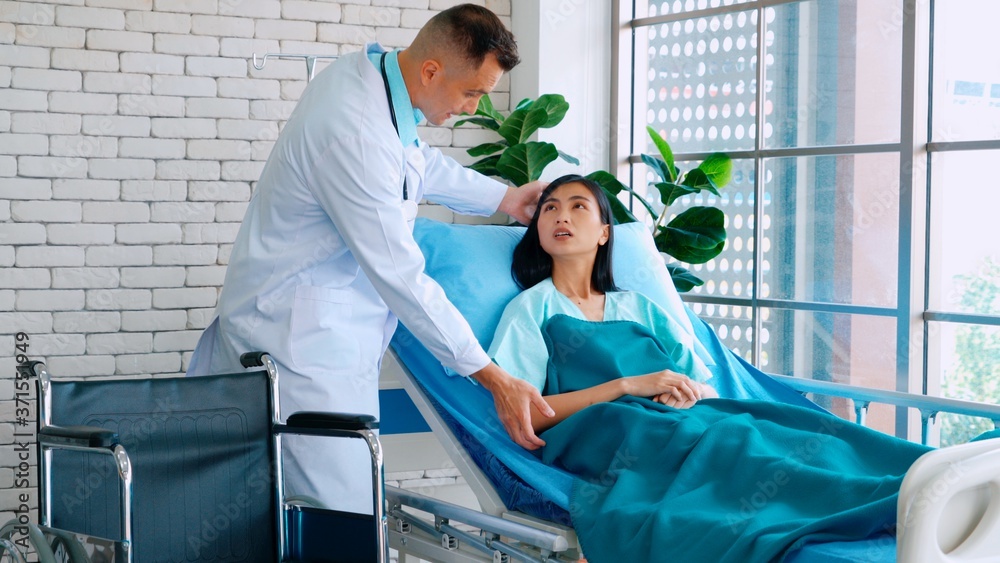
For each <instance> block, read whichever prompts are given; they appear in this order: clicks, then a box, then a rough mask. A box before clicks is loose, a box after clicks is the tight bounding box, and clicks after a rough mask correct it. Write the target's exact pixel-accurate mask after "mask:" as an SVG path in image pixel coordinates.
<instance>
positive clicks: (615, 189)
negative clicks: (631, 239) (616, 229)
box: [586, 170, 656, 223]
mask: <svg viewBox="0 0 1000 563" xmlns="http://www.w3.org/2000/svg"><path fill="white" fill-rule="evenodd" d="M586 178H587V179H588V180H593V181H595V182H597V183H598V185H600V186H601V187H602V188H604V191H605V192H607V193H608V198H609V199H614V200H617V201H618V202H619V203H621V201H620V200H618V194H620V193H622V192H628V193H630V194H632V196H633V197H635V199H636V200H637V201H638V202H639V204H640V205H642V206H643V207H645V208H646V211H647V212H649V214H650V216H652V217H656V212H655V211H653V206H651V205H649V202H647V201H646V198H644V197H642V196H641V195H639V194H637V193H635V192H634V191H632V189H631V188H629V187H628V186H626V185H625V184H623V183H621V182H619V181H618V178H615V176H614V175H613V174H611V173H610V172H605V171H604V170H598V171H597V172H591V173H590V174H587V176H586ZM612 207H614V202H612ZM622 207H623V208H624V209H625V210H626V211H627V212H628V208H627V207H625V204H622ZM613 210H614V209H612V211H613ZM628 216H629V218H630V220H629V221H619V222H624V223H631V222H632V221H635V220H636V219H635V216H634V215H632V213H631V212H628ZM615 217H616V218H617V215H616V216H615Z"/></svg>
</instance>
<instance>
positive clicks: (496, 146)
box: [465, 141, 507, 156]
mask: <svg viewBox="0 0 1000 563" xmlns="http://www.w3.org/2000/svg"><path fill="white" fill-rule="evenodd" d="M505 148H507V143H506V142H504V141H500V142H498V143H483V144H481V145H479V146H475V147H472V148H471V149H469V150H467V151H465V152H467V153H468V154H469V156H485V155H488V154H493V153H495V152H497V151H499V150H503V149H505Z"/></svg>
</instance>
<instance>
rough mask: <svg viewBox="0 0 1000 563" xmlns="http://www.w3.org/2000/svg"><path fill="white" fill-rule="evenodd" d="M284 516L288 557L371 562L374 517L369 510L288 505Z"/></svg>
mask: <svg viewBox="0 0 1000 563" xmlns="http://www.w3.org/2000/svg"><path fill="white" fill-rule="evenodd" d="M285 519H286V522H287V532H288V539H289V542H288V543H289V545H290V546H291V548H290V549H291V553H290V554H289V556H290V557H289V560H290V561H294V562H296V563H298V562H302V563H306V562H315V561H329V562H333V563H371V562H372V561H375V560H376V557H377V556H378V540H377V538H376V535H375V519H374V517H372V516H371V515H370V514H369V515H365V514H356V513H353V512H341V511H338V510H328V509H321V508H313V507H309V506H290V507H288V508H287V509H286V510H285Z"/></svg>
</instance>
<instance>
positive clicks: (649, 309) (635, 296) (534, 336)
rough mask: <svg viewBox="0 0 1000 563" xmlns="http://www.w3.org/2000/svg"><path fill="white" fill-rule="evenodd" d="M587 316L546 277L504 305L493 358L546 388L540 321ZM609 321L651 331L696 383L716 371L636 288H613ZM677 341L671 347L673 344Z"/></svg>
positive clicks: (607, 309)
mask: <svg viewBox="0 0 1000 563" xmlns="http://www.w3.org/2000/svg"><path fill="white" fill-rule="evenodd" d="M560 314H562V315H568V316H570V317H574V318H577V319H586V317H585V316H584V314H583V312H582V311H581V310H580V308H579V307H577V306H576V304H575V303H573V301H572V300H570V299H569V298H568V297H566V296H565V295H563V294H562V293H560V292H559V290H558V289H556V286H555V285H553V284H552V279H551V278H548V279H546V280H544V281H542V282H539V283H538V284H537V285H535V286H534V287H531V288H528V289H526V290H524V291H523V292H521V293H520V294H519V295H518V296H517V297H515V298H514V299H512V300H511V302H510V303H509V304H508V305H507V308H506V309H504V312H503V316H502V317H501V318H500V324H499V325H498V326H497V330H496V333H494V335H493V343H492V345H491V346H490V350H489V356H490V357H491V358H493V360H494V361H496V363H497V364H499V365H500V367H502V368H503V369H505V370H507V372H508V373H510V374H511V375H513V376H515V377H519V378H521V379H523V380H525V381H527V382H528V383H531V384H532V385H534V386H535V388H537V389H538V390H539V391H541V390H542V389H544V388H545V371H546V366H547V365H548V360H549V352H548V349H547V348H546V346H545V340H544V338H543V336H542V325H543V324H545V321H547V320H548V319H549V318H551V317H553V316H555V315H560ZM604 320H605V321H634V322H637V323H639V324H641V325H643V326H646V327H648V328H650V329H652V331H653V333H654V334H656V335H657V336H659V337H660V339H661V340H663V341H664V342H663V343H664V345H666V346H667V347H668V349H669V351H670V357H671V359H672V360H673V361H674V363H675V364H677V367H678V368H680V370H679V371H680V373H682V374H684V375H686V376H688V377H690V378H691V379H694V380H696V381H708V380H709V379H711V377H712V372H710V371H709V370H708V368H707V367H705V363H704V362H702V361H701V359H700V358H698V357H697V356H695V355H694V354H693V353H692V352H691V350H692V343H693V337H692V336H691V335H690V334H688V333H687V331H685V330H684V329H683V328H682V327H681V326H680V325H679V324H678V323H677V322H676V321H674V320H673V319H671V318H670V315H668V314H667V312H666V311H664V310H663V309H662V308H661V307H660V306H659V305H657V304H656V303H654V302H653V301H651V300H650V299H649V298H647V297H646V296H645V295H642V294H641V293H636V292H634V291H610V292H608V293H607V294H606V296H605V302H604ZM671 344H673V348H670V345H671Z"/></svg>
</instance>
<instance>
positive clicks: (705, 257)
mask: <svg viewBox="0 0 1000 563" xmlns="http://www.w3.org/2000/svg"><path fill="white" fill-rule="evenodd" d="M568 110H569V103H567V102H566V100H565V98H563V97H562V96H560V95H558V94H545V95H542V96H539V97H538V99H536V100H531V99H530V98H527V99H525V100H522V101H521V102H520V103H519V104H517V106H516V107H515V108H514V111H512V112H511V113H510V115H509V116H507V117H504V116H503V115H502V114H501V113H500V112H499V111H497V110H496V108H494V107H493V102H492V101H491V100H490V98H489V96H483V97H482V99H481V100H480V102H479V107H478V108H477V109H476V113H475V114H474V116H472V117H470V118H468V119H463V120H462V121H459V122H458V123H456V125H461V124H463V123H472V124H475V125H479V126H481V127H485V128H487V129H491V130H493V131H496V132H497V133H498V134H499V135H500V137H501V139H500V140H499V141H494V142H489V143H483V144H480V145H478V146H475V147H472V148H470V149H469V150H468V151H467V152H468V154H469V155H470V156H473V157H483V158H481V159H480V160H478V161H476V162H474V163H472V164H471V165H469V167H470V168H472V169H474V170H477V171H479V172H481V173H483V174H486V175H488V176H497V177H500V178H503V179H505V180H507V181H509V182H511V183H512V184H514V185H516V186H520V185H523V184H526V183H528V182H530V181H533V180H537V179H538V178H540V177H541V175H542V172H543V171H544V169H545V167H546V166H548V165H549V164H550V163H551V162H553V161H554V160H555V159H556V158H563V159H564V160H566V161H567V162H571V163H573V164H579V163H580V162H579V160H577V159H575V158H573V157H572V156H569V155H567V154H566V153H564V152H562V151H560V150H558V149H557V148H556V147H555V145H553V144H552V143H546V142H538V141H528V139H529V138H530V137H531V135H532V134H533V133H534V132H535V131H537V130H538V129H541V128H548V127H554V126H556V125H558V124H559V122H561V121H562V120H563V118H564V117H565V116H566V112H567V111H568ZM646 130H647V132H648V133H649V135H650V137H651V138H652V139H653V143H654V144H655V145H656V147H657V149H658V150H659V153H660V155H659V156H650V155H646V154H644V155H642V161H643V162H644V163H646V165H647V166H649V167H650V168H652V169H653V171H654V172H656V174H657V176H658V177H659V180H660V181H658V182H652V183H651V184H650V185H651V186H652V187H655V188H656V190H657V192H658V193H659V196H660V198H659V200H660V203H661V204H662V205H663V207H662V209H661V210H660V211H659V212H657V211H656V208H655V207H654V206H653V205H652V204H651V203H650V202H649V201H647V200H646V198H644V197H643V196H642V195H640V194H638V193H636V192H635V191H634V190H632V189H631V188H629V187H628V186H625V185H624V184H622V183H621V182H619V181H618V179H617V178H615V176H614V175H613V174H611V173H609V172H606V171H603V170H599V171H596V172H592V173H590V174H587V175H586V177H587V178H590V179H591V180H594V181H596V182H597V183H598V184H600V186H601V187H602V188H603V189H604V191H605V192H607V194H608V196H609V199H610V201H611V208H612V212H613V213H614V217H615V221H616V222H618V223H630V222H633V221H636V220H637V219H636V218H635V215H633V214H632V212H631V211H630V210H629V209H628V207H627V206H626V205H625V204H624V203H623V202H622V201H621V200H620V199H618V196H619V195H620V194H621V193H622V192H628V193H630V194H631V195H632V196H633V197H634V198H635V201H637V202H638V203H639V204H640V205H642V206H643V208H645V210H646V211H647V212H648V213H649V216H650V217H653V218H655V220H654V221H653V224H652V226H651V228H652V232H653V240H654V242H655V243H656V248H657V249H659V251H660V252H662V253H664V254H667V255H669V256H672V257H673V258H675V259H677V260H678V261H680V262H686V263H688V264H703V263H705V262H708V261H709V260H711V259H712V258H715V257H716V256H718V255H719V253H720V252H722V249H723V248H725V245H726V227H725V222H726V217H725V214H724V213H723V212H722V211H721V210H720V209H719V208H717V207H712V206H695V207H689V208H688V209H685V210H684V211H682V212H681V213H679V214H677V215H676V216H675V217H672V218H671V211H670V205H671V204H673V203H674V202H675V201H677V200H678V199H679V198H681V197H683V196H686V195H691V194H697V193H699V192H702V191H707V192H710V193H712V194H714V195H716V196H718V195H719V188H721V187H723V186H725V185H726V184H728V183H729V181H730V179H731V178H732V160H731V159H730V158H729V156H728V155H726V154H723V153H714V154H711V155H709V157H708V158H706V159H705V160H704V161H702V162H701V164H699V165H698V166H696V167H695V168H692V169H691V170H689V171H688V172H687V173H684V174H682V173H681V170H680V169H679V168H678V167H677V166H676V164H675V163H674V155H673V151H672V150H671V148H670V144H669V143H667V141H666V140H665V139H663V137H661V136H660V135H659V134H658V133H657V132H656V131H655V130H654V129H653V128H652V127H647V128H646ZM667 269H668V270H669V271H670V277H671V279H672V280H673V282H674V286H675V287H676V288H677V290H678V291H682V292H683V291H690V290H691V289H692V288H694V287H696V286H699V285H702V284H703V283H704V282H703V281H702V280H701V279H699V278H698V277H697V276H695V275H694V274H692V273H691V272H690V271H688V270H687V269H686V268H683V267H682V266H680V265H679V264H677V263H671V264H667Z"/></svg>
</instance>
